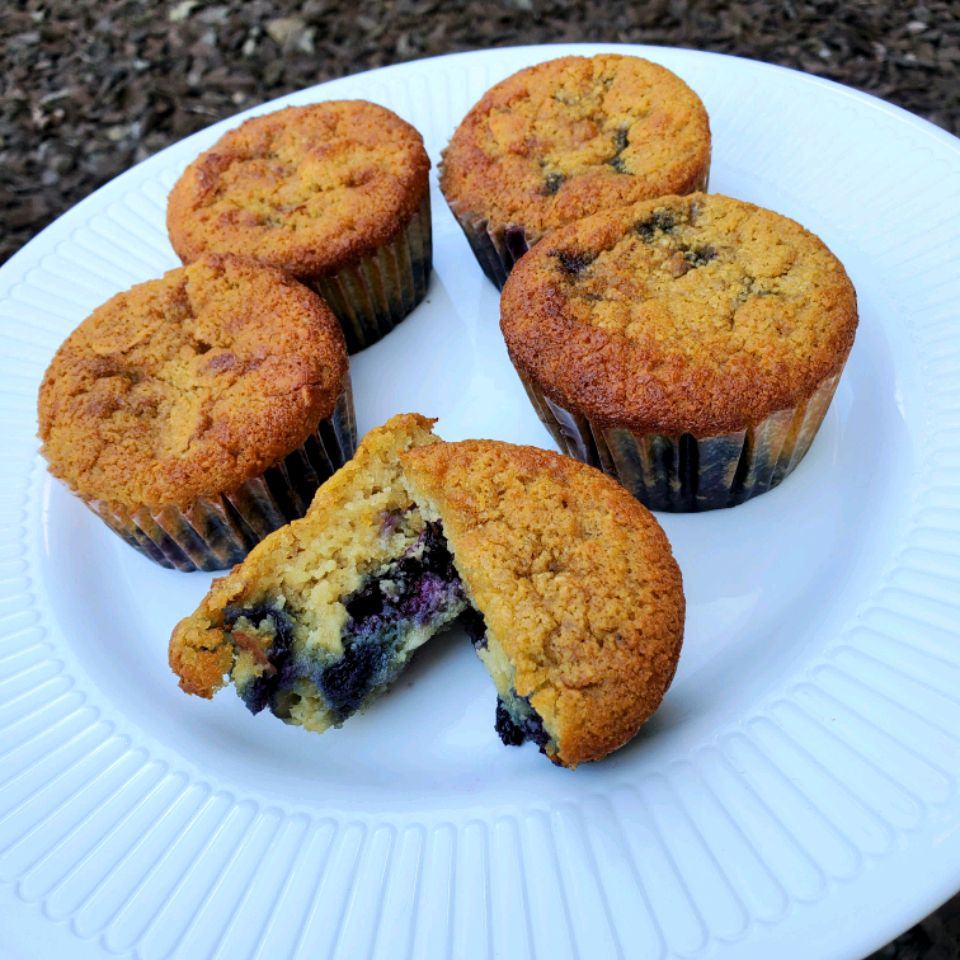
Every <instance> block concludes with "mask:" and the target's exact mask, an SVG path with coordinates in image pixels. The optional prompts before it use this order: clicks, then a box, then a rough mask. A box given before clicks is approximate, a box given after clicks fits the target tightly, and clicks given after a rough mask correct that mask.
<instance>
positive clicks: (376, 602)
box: [343, 580, 383, 622]
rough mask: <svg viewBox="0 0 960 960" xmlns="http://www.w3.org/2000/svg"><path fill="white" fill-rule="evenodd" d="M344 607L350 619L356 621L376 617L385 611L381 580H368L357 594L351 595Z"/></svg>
mask: <svg viewBox="0 0 960 960" xmlns="http://www.w3.org/2000/svg"><path fill="white" fill-rule="evenodd" d="M343 605H344V606H345V607H346V608H347V613H348V614H349V615H350V618H351V619H353V620H356V621H358V622H359V621H360V620H366V619H367V618H368V617H373V616H376V615H377V614H378V613H380V612H381V611H382V610H383V593H382V592H381V590H380V581H379V580H368V581H367V582H366V583H365V584H364V585H363V586H362V587H360V589H359V590H357V591H356V593H353V594H351V595H350V596H349V597H348V598H347V599H346V600H345V601H344V602H343Z"/></svg>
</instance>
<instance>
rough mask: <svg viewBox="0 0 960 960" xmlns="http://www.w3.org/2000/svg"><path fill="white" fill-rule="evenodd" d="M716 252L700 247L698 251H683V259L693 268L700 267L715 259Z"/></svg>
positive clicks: (711, 248) (709, 248) (710, 248)
mask: <svg viewBox="0 0 960 960" xmlns="http://www.w3.org/2000/svg"><path fill="white" fill-rule="evenodd" d="M716 255H717V251H716V250H714V249H713V247H700V248H699V249H698V250H684V251H683V259H684V260H686V261H687V263H689V264H692V265H693V266H695V267H702V266H703V265H704V264H707V263H709V262H710V261H711V260H713V258H714V257H716Z"/></svg>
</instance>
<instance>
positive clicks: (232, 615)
mask: <svg viewBox="0 0 960 960" xmlns="http://www.w3.org/2000/svg"><path fill="white" fill-rule="evenodd" d="M241 617H245V618H246V619H247V620H248V621H249V622H250V623H251V624H253V626H254V627H257V628H259V627H261V626H262V625H263V623H264V621H269V622H270V623H271V624H272V625H273V641H272V642H271V644H270V648H269V649H268V650H267V660H268V661H269V664H270V667H271V668H272V669H271V670H270V671H267V672H265V673H264V675H263V676H260V677H257V679H256V680H252V681H251V682H250V683H248V684H247V685H246V686H245V687H244V688H243V689H242V690H239V691H238V692H239V694H240V696H241V697H242V699H243V702H244V703H245V704H246V705H247V709H249V710H250V712H251V713H259V712H260V711H261V710H262V709H263V708H264V707H265V706H267V705H268V704H269V703H270V700H271V698H272V697H273V694H274V691H275V690H276V689H277V686H278V685H283V684H284V683H285V682H286V681H287V679H288V677H289V673H290V669H291V666H292V662H293V661H292V657H291V652H292V646H293V620H292V619H291V617H290V616H289V614H287V613H284V611H283V610H280V609H279V608H276V607H270V606H268V605H267V604H263V603H261V604H257V605H255V606H252V607H240V606H233V605H232V606H227V607H224V610H223V621H224V624H225V625H226V627H227V628H228V629H233V627H234V625H235V624H236V622H237V621H238V620H239V619H240V618H241Z"/></svg>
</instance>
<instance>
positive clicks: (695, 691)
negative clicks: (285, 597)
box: [0, 45, 960, 960]
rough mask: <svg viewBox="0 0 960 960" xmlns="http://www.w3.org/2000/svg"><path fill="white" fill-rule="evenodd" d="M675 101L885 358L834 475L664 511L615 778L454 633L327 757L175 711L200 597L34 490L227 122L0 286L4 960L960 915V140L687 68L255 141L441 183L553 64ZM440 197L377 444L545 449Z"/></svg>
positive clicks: (858, 356)
mask: <svg viewBox="0 0 960 960" xmlns="http://www.w3.org/2000/svg"><path fill="white" fill-rule="evenodd" d="M605 49H609V50H621V51H623V50H626V51H627V52H635V53H638V54H640V55H643V56H647V57H649V58H651V59H653V60H656V61H658V62H660V63H663V64H664V65H665V66H667V67H669V68H671V69H672V70H674V71H676V72H677V73H678V74H680V76H682V77H683V78H684V79H685V80H687V81H688V83H690V84H691V86H693V88H694V89H695V90H696V91H697V92H698V93H699V94H700V96H701V97H702V98H703V100H704V102H705V103H706V106H707V109H708V111H709V113H710V117H711V125H712V128H713V134H714V160H713V167H712V173H711V188H712V189H713V190H715V191H717V192H721V193H728V194H731V195H733V196H736V197H740V198H743V199H746V200H750V201H754V202H757V203H760V204H763V205H765V206H769V207H772V208H773V209H775V210H778V211H780V212H781V213H784V214H787V215H788V216H791V217H794V218H795V219H797V220H799V221H801V222H802V223H803V224H804V225H805V226H807V227H809V228H810V229H812V230H813V231H814V232H816V233H818V234H819V235H820V236H821V237H823V239H824V240H825V241H826V242H827V243H828V245H829V246H830V247H831V248H832V249H833V250H834V252H835V253H836V254H837V255H838V256H839V257H840V258H841V259H842V260H843V261H844V263H845V264H846V265H847V267H848V270H849V272H850V275H851V277H852V279H853V281H854V283H855V285H856V287H857V290H858V293H859V297H860V306H861V325H860V330H859V332H858V336H857V342H856V345H855V347H854V350H853V353H852V355H851V358H850V362H849V364H848V366H847V369H846V372H845V374H844V377H843V379H842V381H841V384H840V388H839V390H838V393H837V396H836V398H835V400H834V403H833V405H832V407H831V409H830V411H829V413H828V415H827V418H826V421H825V423H824V426H823V428H822V430H821V432H820V435H819V436H818V438H817V440H816V442H815V444H814V446H813V448H812V449H811V451H810V453H809V454H808V456H807V457H806V459H805V460H804V462H803V463H802V464H801V465H800V466H799V467H798V469H797V470H796V472H795V473H794V474H793V475H792V476H790V477H788V478H787V480H786V481H785V482H784V483H783V485H782V486H781V487H779V488H778V489H776V490H774V491H772V492H771V493H768V494H766V495H764V496H762V497H760V498H758V499H756V500H753V501H751V502H749V503H747V504H745V505H743V506H740V507H737V508H735V509H733V510H729V511H722V512H716V513H711V514H705V515H699V516H674V515H661V517H660V519H661V521H662V523H663V525H664V527H665V528H666V530H667V533H668V535H669V536H670V539H671V541H672V543H673V545H674V548H675V552H676V555H677V558H678V560H679V562H680V565H681V567H682V569H683V572H684V580H685V586H686V591H687V596H688V603H689V615H688V621H687V630H686V639H685V644H684V652H683V656H682V658H681V663H680V668H679V672H678V674H677V677H676V681H675V682H674V685H673V687H672V688H671V690H670V692H669V694H668V696H667V698H666V700H665V702H664V705H663V707H662V709H661V710H660V712H659V713H658V714H657V715H656V717H655V718H654V720H653V721H652V722H651V723H650V724H649V725H648V726H647V727H646V728H644V731H643V732H642V734H641V736H640V737H638V738H637V740H636V741H635V742H634V743H633V744H631V745H630V746H629V747H627V748H625V749H624V750H622V751H620V752H619V753H617V754H615V755H614V756H613V757H611V758H610V759H608V760H607V761H605V762H603V763H600V764H595V765H587V766H585V767H581V768H580V769H578V770H577V771H576V772H575V773H570V772H569V771H565V770H560V769H554V768H553V767H551V766H550V764H548V763H546V762H545V761H544V760H543V758H541V757H540V756H539V755H538V754H537V753H536V750H535V749H534V748H533V747H532V746H529V745H528V746H526V747H524V748H522V749H516V750H508V749H506V748H504V747H502V746H501V745H500V744H499V742H498V740H497V738H496V735H495V734H494V732H493V726H492V725H493V710H494V691H493V687H492V685H491V683H490V681H489V679H488V677H487V676H486V674H485V672H484V670H483V668H482V666H481V665H480V663H479V662H478V661H477V660H476V659H475V657H474V655H473V653H472V651H471V650H470V645H469V643H467V642H466V640H465V639H464V637H463V636H462V635H461V634H459V633H456V632H455V633H451V634H449V635H447V636H446V637H443V638H440V639H438V640H436V641H434V642H433V643H432V644H431V645H430V647H429V648H428V649H427V650H425V651H424V652H423V654H422V655H421V657H420V659H419V661H418V662H417V663H415V664H414V665H413V667H412V668H411V670H410V671H409V672H408V673H407V674H406V675H404V677H403V678H401V681H400V683H399V684H398V685H397V687H396V689H395V690H394V691H392V692H391V694H390V695H389V696H387V697H386V698H384V699H383V700H382V701H381V702H380V703H378V704H377V705H376V706H375V707H374V708H373V709H371V710H370V711H369V712H368V713H367V714H365V715H364V716H362V717H358V718H356V719H354V720H351V721H350V723H349V724H348V725H347V726H346V727H345V728H344V729H343V730H340V731H334V732H331V733H328V734H327V735H325V736H323V737H317V736H315V735H312V734H307V733H305V732H303V731H302V730H300V729H297V728H291V727H286V726H284V725H282V724H279V723H277V722H276V721H274V720H272V719H270V718H268V717H266V716H260V717H253V716H251V715H250V714H248V713H247V711H246V710H245V709H244V708H243V706H242V704H241V703H240V701H239V700H238V699H237V698H236V697H234V696H233V695H232V694H231V693H229V692H225V693H223V694H221V695H220V696H219V697H218V698H217V699H216V700H215V701H213V703H207V702H205V701H201V700H199V699H195V698H188V697H185V696H183V695H182V694H181V693H180V692H179V691H178V689H177V687H176V683H175V682H174V680H173V678H172V676H171V674H170V673H169V670H168V667H167V664H166V643H167V638H168V636H169V633H170V629H171V628H172V626H173V624H174V623H175V622H176V620H177V619H178V618H179V617H180V616H182V615H184V614H186V613H187V612H189V611H190V610H191V609H192V608H193V606H194V605H195V604H196V602H197V601H198V600H199V598H200V597H201V596H202V594H203V593H204V592H205V590H206V588H207V586H208V584H209V580H210V578H209V576H205V575H202V574H193V575H190V574H179V573H176V572H171V571H165V570H162V569H160V568H158V567H156V566H154V565H152V564H151V563H150V562H149V561H148V560H146V559H144V558H142V557H140V556H139V555H138V554H136V553H134V552H133V551H132V550H130V549H129V548H128V547H126V546H125V545H124V544H123V543H121V542H120V541H119V540H118V539H117V538H115V537H114V536H113V535H112V534H110V533H109V532H108V531H107V529H106V528H105V527H103V526H102V525H101V524H100V522H99V521H98V520H97V519H96V518H95V517H94V516H93V515H92V514H90V513H88V512H87V511H86V510H85V509H84V508H83V506H82V505H81V504H80V503H79V502H78V501H76V500H74V499H73V498H72V497H71V496H70V495H69V494H68V493H67V492H66V490H65V489H64V488H63V487H62V486H61V485H59V484H58V483H56V482H53V481H52V480H51V479H50V478H49V476H48V475H47V474H46V473H45V470H44V467H43V464H42V461H41V460H40V458H39V456H38V454H37V442H36V440H35V439H34V433H35V430H36V421H35V396H36V388H37V385H38V383H39V380H40V378H41V376H42V373H43V370H44V368H45V366H46V364H47V363H48V362H49V359H50V357H51V356H52V354H53V352H54V350H55V349H56V347H57V346H58V344H59V343H60V341H61V340H62V339H63V337H64V336H65V335H66V334H67V333H68V332H69V331H70V330H71V329H72V328H73V327H74V326H75V325H76V324H77V323H79V322H80V321H81V320H82V319H83V318H84V317H85V316H86V315H87V314H88V313H89V311H90V310H91V309H92V308H93V307H95V306H96V305H97V304H99V303H100V302H102V301H103V300H105V299H106V298H107V297H108V296H110V295H112V294H113V293H115V292H117V291H119V290H121V289H124V288H126V287H128V286H129V285H130V284H132V283H135V282H139V281H142V280H146V279H148V278H150V277H153V276H156V275H158V274H159V273H160V272H162V271H163V270H165V269H168V268H170V267H173V266H175V265H176V264H177V261H176V258H175V257H174V255H173V252H172V250H171V249H170V247H169V245H168V243H167V240H166V236H165V231H164V204H165V198H166V193H167V191H168V189H169V188H170V186H171V185H172V184H173V182H174V180H175V179H176V177H177V176H178V175H179V173H180V171H181V170H182V169H183V167H184V166H185V165H186V164H187V163H188V162H189V161H190V160H191V159H192V158H193V157H194V156H195V155H196V154H197V153H198V152H199V151H200V150H202V149H204V148H206V147H207V146H209V145H210V144H211V143H212V142H213V141H214V140H215V139H216V138H217V137H218V136H220V135H221V134H222V133H223V132H224V131H225V130H226V129H229V128H230V127H232V126H235V125H236V123H237V118H234V119H231V120H229V121H226V122H224V123H220V124H217V125H215V126H213V127H211V128H210V129H208V130H205V131H203V132H201V133H198V134H196V135H194V136H192V137H190V138H189V139H187V140H185V141H183V142H182V143H179V144H177V145H175V146H173V147H171V148H169V149H168V150H165V151H164V152H162V153H161V154H159V155H157V156H155V157H153V158H152V159H150V160H148V161H146V162H145V163H143V164H141V165H140V166H138V167H136V168H135V169H133V170H131V171H130V172H128V173H126V174H124V175H123V176H121V177H119V178H118V179H117V180H115V181H113V182H112V183H110V184H108V185H107V186H106V187H104V188H103V189H101V190H100V191H98V192H97V193H96V194H94V195H93V196H91V197H90V198H89V199H87V200H86V201H84V202H83V203H81V204H80V205H79V206H77V207H75V208H74V209H73V210H71V211H70V212H69V213H68V214H66V215H65V216H64V217H62V218H61V219H60V220H58V221H57V222H56V223H55V224H54V225H53V226H51V227H50V228H48V229H47V230H46V231H45V232H44V233H43V234H42V235H41V236H40V237H38V238H37V239H36V240H34V241H33V242H32V243H31V244H30V245H29V246H27V247H26V248H25V249H24V250H22V251H21V252H20V253H19V254H18V255H17V256H15V257H14V258H13V259H12V260H11V261H10V262H9V263H8V264H6V266H4V267H3V269H2V270H0V346H2V349H0V371H2V380H0V394H2V407H0V419H2V423H3V431H4V436H5V438H6V451H5V456H4V457H3V459H2V461H0V476H2V478H3V482H2V487H0V530H2V537H0V671H2V672H0V947H3V948H4V949H3V950H2V951H0V952H2V953H3V956H4V957H13V958H17V957H20V956H21V955H22V956H24V957H35V956H53V955H55V954H54V951H55V950H59V951H60V952H61V954H62V955H63V956H70V957H71V958H81V960H82V958H85V957H105V956H110V957H115V956H121V957H126V956H137V957H143V958H161V957H168V956H180V957H190V958H200V957H231V958H232V957H270V958H281V957H294V956H296V957H311V958H321V957H334V956H336V957H351V958H352V957H367V956H371V957H384V958H396V957H402V956H411V957H417V958H434V957H436V958H446V957H451V956H454V955H456V956H457V957H458V958H472V957H478V958H479V957H492V956H498V957H500V956H502V957H528V956H529V957H533V956H536V957H540V958H545V957H550V958H551V960H553V958H557V960H560V958H567V957H576V956H582V957H585V958H591V960H595V958H601V960H604V958H608V957H610V958H613V957H629V958H633V957H636V958H651V957H654V958H656V957H674V956H676V957H699V956H707V955H709V956H711V957H728V956H729V957H734V956H735V957H737V958H752V957H756V958H769V957H778V958H792V957H796V958H804V960H806V958H810V957H857V956H862V955H863V954H865V953H867V952H869V951H870V950H871V949H873V948H875V947H878V946H880V945H881V944H882V943H884V942H886V941H887V940H889V939H890V938H891V937H892V936H893V935H895V934H896V933H897V932H899V931H900V930H902V929H904V928H906V927H907V926H909V925H910V924H911V923H912V922H915V921H916V920H917V919H919V918H920V917H922V916H923V915H924V914H925V913H927V912H928V911H929V910H931V909H932V908H933V907H935V906H936V905H937V904H938V903H939V902H941V901H942V900H944V899H945V898H946V897H947V896H949V895H950V894H952V893H954V892H955V891H956V890H957V889H958V888H960V829H958V828H960V795H958V790H957V780H958V776H960V696H958V691H960V649H958V643H957V640H958V635H960V376H958V375H960V324H958V321H957V307H958V304H960V273H958V270H957V251H958V249H960V142H958V141H957V140H955V139H953V138H951V137H950V136H949V135H947V134H945V133H943V132H942V131H939V130H937V129H936V128H934V127H932V126H931V125H929V124H927V123H925V122H924V121H921V120H918V119H917V118H915V117H912V116H910V115H909V114H907V113H905V112H903V111H901V110H899V109H897V108H895V107H892V106H889V105H887V104H884V103H882V102H880V101H878V100H875V99H872V98H870V97H867V96H865V95H862V94H859V93H855V92H853V91H850V90H848V89H845V88H843V87H839V86H836V85H834V84H830V83H827V82H825V81H820V80H816V79H813V78H811V77H807V76H803V75H801V74H798V73H793V72H790V71H787V70H783V69H780V68H776V67H771V66H767V65H763V64H759V63H754V62H750V61H744V60H737V59H733V58H729V57H722V56H718V55H711V54H702V53H697V52H693V51H684V50H668V49H661V48H643V47H636V48H625V47H603V46H593V45H591V46H589V47H586V46H584V47H549V48H535V47H528V48H518V49H510V50H491V51H486V52H479V53H471V54H460V55H455V56H450V57H443V58H439V59H436V60H432V61H421V62H418V63H411V64H405V65H401V66H395V67H389V68H385V69H383V70H377V71H373V72H371V73H367V74H363V75H359V76H355V77H348V78H345V79H343V80H338V81H335V82H331V83H328V84H324V85H322V86H319V87H315V88H313V89H311V90H306V91H302V92H300V93H297V94H294V95H292V96H289V97H284V98H282V99H281V100H279V101H274V102H273V103H271V104H268V105H265V106H263V107H260V108H258V109H257V110H256V111H251V113H253V112H264V111H265V110H267V109H273V108H275V107H277V106H279V105H280V104H285V103H308V102H311V101H314V100H319V99H329V98H349V97H364V98H367V99H371V100H375V101H377V102H379V103H382V104H384V105H385V106H388V107H390V108H391V109H393V110H396V111H397V112H398V113H400V114H401V115H402V116H403V117H405V118H406V119H408V120H410V121H411V122H412V123H414V124H415V125H416V126H417V127H418V128H419V129H420V130H421V131H422V133H423V134H424V138H425V141H426V145H427V149H428V151H429V153H430V155H431V157H432V159H433V161H434V163H435V164H436V162H437V160H438V159H439V156H440V151H441V149H442V148H443V146H444V145H445V143H446V141H447V139H448V138H449V136H450V134H451V133H452V131H453V129H454V127H455V125H456V124H457V122H458V121H459V120H460V118H461V117H462V116H463V114H464V113H465V112H466V111H467V109H468V108H469V107H470V106H471V105H472V104H473V103H474V102H475V100H476V99H477V98H478V97H479V96H480V94H481V93H482V92H483V91H484V90H485V89H486V88H487V87H489V86H490V85H492V84H493V83H494V82H496V81H497V80H499V79H501V78H502V77H504V76H506V75H508V74H510V73H512V72H513V71H515V70H517V69H519V68H520V67H522V66H525V65H527V64H530V63H535V62H537V61H540V60H544V59H548V58H550V57H553V56H559V55H561V54H562V53H565V52H577V53H591V52H598V51H601V50H605ZM432 189H433V190H434V196H433V200H434V223H435V251H436V273H435V276H434V278H433V281H432V285H431V288H430V292H429V294H428V299H427V302H426V303H424V304H423V305H421V306H420V307H419V308H418V309H417V310H416V311H415V313H414V314H412V315H411V316H410V317H409V318H408V319H407V320H405V321H404V322H403V323H402V324H401V325H400V326H399V327H398V328H397V329H396V330H395V331H394V332H392V333H391V334H390V335H389V336H388V337H387V338H386V339H385V340H383V341H381V342H380V343H379V344H377V345H375V346H374V347H372V348H370V349H368V350H366V351H365V352H363V353H362V354H361V355H359V356H357V357H356V358H354V360H353V375H354V388H355V395H356V399H357V412H358V419H359V423H360V428H361V430H366V429H368V428H369V427H371V426H374V425H375V424H378V423H380V422H382V421H383V420H384V419H386V418H387V417H388V416H389V415H391V414H393V413H395V412H398V411H405V410H416V411H419V412H422V413H425V414H429V415H433V416H438V417H439V418H440V419H439V424H438V432H439V433H440V434H441V435H442V436H443V437H445V438H447V439H459V438H464V437H472V436H487V437H497V438H500V439H504V440H510V441H518V442H530V443H534V444H539V445H541V446H551V442H550V439H549V437H548V435H547V434H546V432H545V431H544V429H543V428H542V427H541V426H540V424H539V422H538V421H537V419H536V417H535V416H534V414H533V412H532V410H531V408H530V407H529V405H528V403H527V401H526V398H525V396H524V394H523V391H522V389H521V387H520V385H519V381H518V380H517V379H516V377H515V375H514V373H513V370H512V368H511V366H510V364H509V361H508V359H507V356H506V352H505V349H504V347H503V344H502V342H501V339H500V335H499V329H498V324H497V318H498V305H497V295H496V291H495V290H494V288H493V287H492V286H491V285H490V284H489V282H488V281H487V280H485V279H484V277H483V275H482V274H481V272H480V269H479V267H477V265H476V263H475V262H474V261H473V259H472V257H471V254H470V252H469V249H468V247H467V244H466V241H465V240H464V239H463V237H462V235H461V234H460V231H459V229H458V227H457V226H456V224H455V223H454V221H453V219H452V217H451V216H450V214H449V212H448V211H447V209H446V206H445V204H444V203H443V200H442V197H441V196H440V195H439V193H438V192H437V190H436V183H435V177H434V183H433V187H432Z"/></svg>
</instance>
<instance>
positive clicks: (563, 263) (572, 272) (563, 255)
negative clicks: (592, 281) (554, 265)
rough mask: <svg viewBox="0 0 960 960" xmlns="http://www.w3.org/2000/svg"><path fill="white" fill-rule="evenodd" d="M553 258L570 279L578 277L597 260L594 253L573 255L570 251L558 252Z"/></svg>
mask: <svg viewBox="0 0 960 960" xmlns="http://www.w3.org/2000/svg"><path fill="white" fill-rule="evenodd" d="M553 256H555V257H556V258H557V262H558V263H559V264H560V269H561V270H562V271H563V272H564V273H565V274H566V275H567V276H568V277H576V276H578V275H579V274H580V273H582V272H583V271H584V270H586V268H587V267H589V266H590V264H591V263H593V261H594V260H595V259H596V257H595V256H594V255H593V254H592V253H571V252H570V251H569V250H558V251H557V252H556V253H554V254H553Z"/></svg>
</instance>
